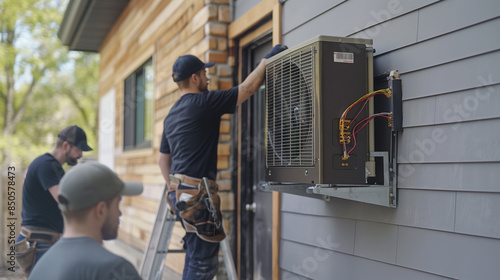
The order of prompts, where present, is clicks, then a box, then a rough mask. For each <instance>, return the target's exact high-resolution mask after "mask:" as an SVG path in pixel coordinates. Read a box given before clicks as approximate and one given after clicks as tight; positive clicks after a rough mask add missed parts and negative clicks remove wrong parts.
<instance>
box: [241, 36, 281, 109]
mask: <svg viewBox="0 0 500 280" xmlns="http://www.w3.org/2000/svg"><path fill="white" fill-rule="evenodd" d="M286 49H287V47H286V46H285V45H276V46H274V47H273V48H272V49H271V51H270V52H269V53H267V54H266V55H265V56H264V58H263V59H262V60H261V61H260V63H259V65H257V68H255V69H254V70H253V71H252V72H251V73H250V75H248V76H247V77H246V79H245V81H243V83H241V84H240V85H239V86H238V101H237V102H236V106H240V104H241V103H243V102H245V100H247V99H248V98H250V96H252V95H253V94H254V93H255V92H256V91H257V90H258V89H259V87H260V85H262V82H263V81H264V78H265V73H266V59H267V58H270V57H272V56H274V55H276V54H278V53H280V52H282V51H284V50H286Z"/></svg>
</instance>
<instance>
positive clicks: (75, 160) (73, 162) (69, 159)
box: [66, 151, 78, 166]
mask: <svg viewBox="0 0 500 280" xmlns="http://www.w3.org/2000/svg"><path fill="white" fill-rule="evenodd" d="M70 152H71V151H69V152H67V153H66V163H67V164H68V165H69V166H75V165H76V164H77V163H78V158H72V157H70V156H69V154H70Z"/></svg>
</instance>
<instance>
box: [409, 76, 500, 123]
mask: <svg viewBox="0 0 500 280" xmlns="http://www.w3.org/2000/svg"><path fill="white" fill-rule="evenodd" d="M492 78H493V74H490V75H488V77H479V78H478V81H479V82H481V83H484V84H487V83H490V82H491V81H488V79H490V80H491V79H492ZM498 108H500V84H497V85H488V86H483V87H477V88H475V89H469V90H464V91H459V92H453V93H449V94H444V95H438V96H431V97H425V98H420V99H413V100H407V101H405V102H404V115H403V126H404V127H405V128H409V127H412V126H425V125H433V124H443V123H456V122H465V121H475V120H481V119H492V118H499V117H500V110H499V109H498Z"/></svg>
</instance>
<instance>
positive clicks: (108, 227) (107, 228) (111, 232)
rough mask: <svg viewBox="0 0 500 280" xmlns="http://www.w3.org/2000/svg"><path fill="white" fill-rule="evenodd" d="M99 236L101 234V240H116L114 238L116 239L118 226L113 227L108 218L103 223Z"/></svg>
mask: <svg viewBox="0 0 500 280" xmlns="http://www.w3.org/2000/svg"><path fill="white" fill-rule="evenodd" d="M101 234H102V239H103V240H112V239H116V237H118V226H116V227H115V226H114V225H113V224H112V223H111V222H110V221H109V218H108V219H106V221H105V222H104V225H103V226H102V228H101Z"/></svg>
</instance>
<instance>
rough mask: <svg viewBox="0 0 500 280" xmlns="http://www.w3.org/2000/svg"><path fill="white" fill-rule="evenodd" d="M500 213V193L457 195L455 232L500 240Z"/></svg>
mask: <svg viewBox="0 0 500 280" xmlns="http://www.w3.org/2000/svg"><path fill="white" fill-rule="evenodd" d="M499 213H500V194H499V193H487V194H485V193H457V212H456V216H455V219H456V221H455V231H456V232H460V233H465V234H472V235H478V236H487V237H493V238H498V239H500V222H499V221H498V220H499ZM496 242H497V243H500V242H499V241H498V240H497V241H496ZM499 245H500V244H497V248H498V247H499ZM498 275H499V276H500V274H498Z"/></svg>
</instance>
